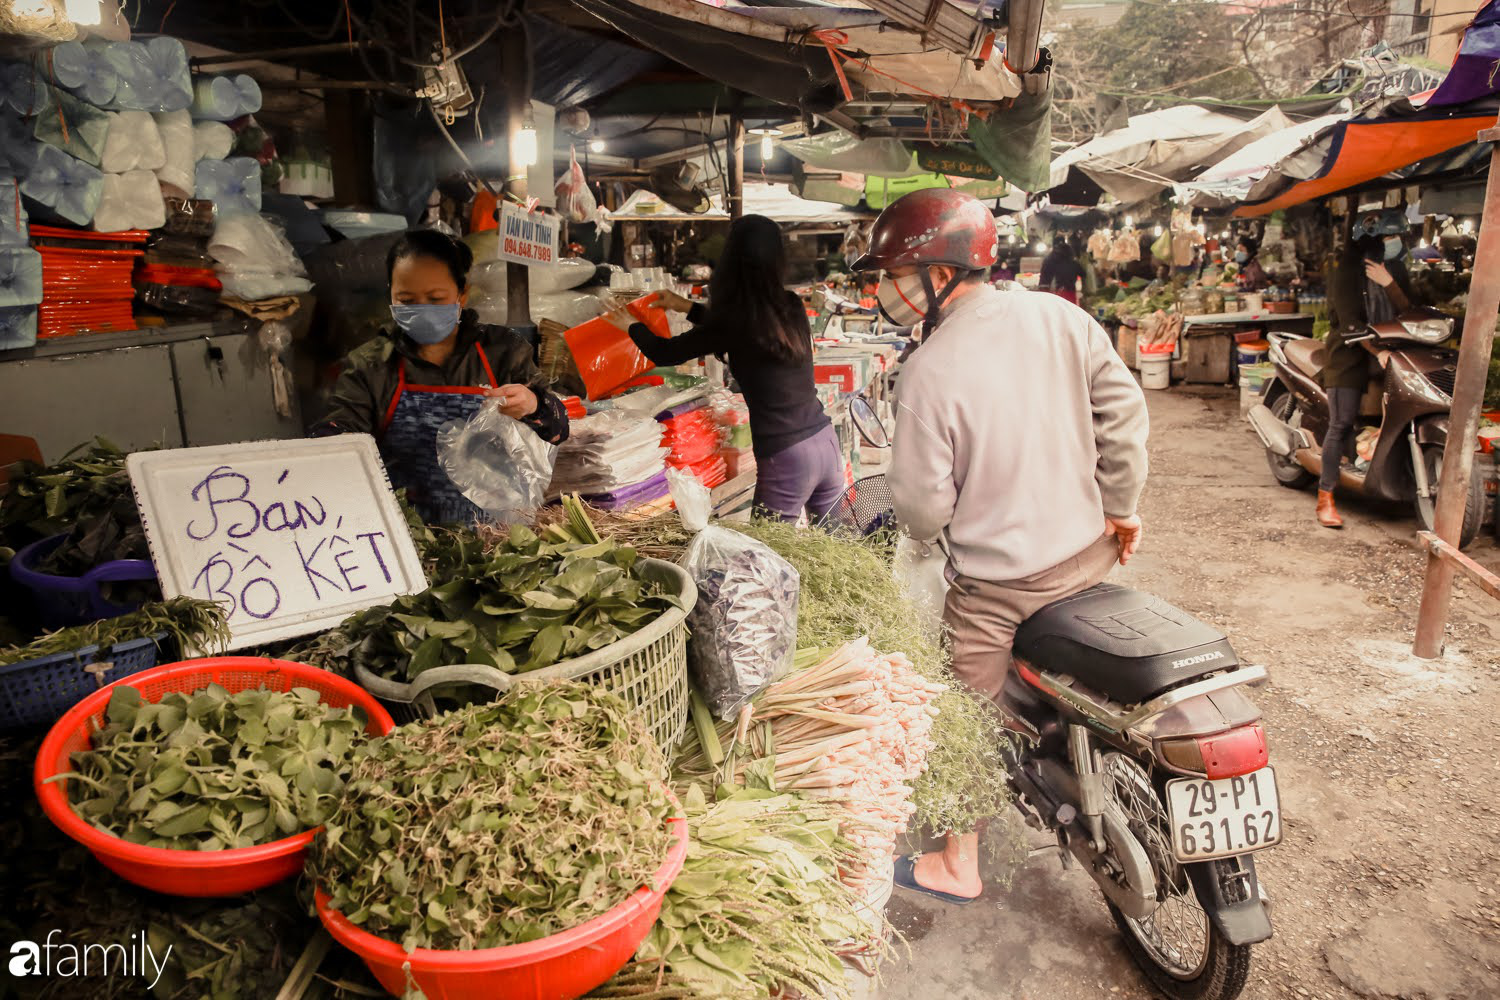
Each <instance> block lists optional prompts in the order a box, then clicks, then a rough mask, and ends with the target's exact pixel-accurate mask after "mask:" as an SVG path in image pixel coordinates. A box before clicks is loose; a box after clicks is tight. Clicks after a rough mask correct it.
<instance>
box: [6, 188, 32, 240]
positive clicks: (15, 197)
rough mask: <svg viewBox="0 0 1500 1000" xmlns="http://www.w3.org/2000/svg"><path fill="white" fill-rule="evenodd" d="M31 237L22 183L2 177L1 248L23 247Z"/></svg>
mask: <svg viewBox="0 0 1500 1000" xmlns="http://www.w3.org/2000/svg"><path fill="white" fill-rule="evenodd" d="M29 235H30V230H29V227H28V226H27V225H26V208H25V206H23V205H22V204H21V182H20V181H18V180H16V179H15V178H14V177H0V247H23V246H26V240H27V238H28V236H29Z"/></svg>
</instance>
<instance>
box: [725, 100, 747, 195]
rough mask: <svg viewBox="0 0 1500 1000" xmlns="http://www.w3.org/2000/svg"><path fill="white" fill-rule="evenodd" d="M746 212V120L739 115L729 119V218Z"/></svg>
mask: <svg viewBox="0 0 1500 1000" xmlns="http://www.w3.org/2000/svg"><path fill="white" fill-rule="evenodd" d="M744 214H745V122H744V119H742V118H740V116H739V115H735V116H734V117H733V118H731V119H729V218H730V220H731V221H732V220H734V219H738V218H740V217H741V216H743V215H744Z"/></svg>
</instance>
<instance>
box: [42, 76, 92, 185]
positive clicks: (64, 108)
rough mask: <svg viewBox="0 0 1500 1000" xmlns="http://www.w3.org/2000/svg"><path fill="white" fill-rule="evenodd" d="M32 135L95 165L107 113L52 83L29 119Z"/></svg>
mask: <svg viewBox="0 0 1500 1000" xmlns="http://www.w3.org/2000/svg"><path fill="white" fill-rule="evenodd" d="M32 135H34V136H36V137H37V138H38V139H40V140H42V141H43V142H45V143H49V144H50V145H53V146H56V147H57V148H58V149H61V150H62V151H63V152H65V153H67V154H68V155H69V156H72V157H74V158H75V159H79V160H82V161H83V162H84V163H87V164H89V165H90V166H94V167H97V166H98V165H99V161H100V159H101V158H102V157H103V156H104V142H105V140H106V139H107V138H108V137H109V113H108V112H105V111H100V110H99V109H98V108H96V107H94V106H93V105H92V104H86V103H84V102H83V101H80V100H79V99H78V98H76V97H74V96H73V95H72V94H70V93H68V92H67V91H66V90H58V89H56V88H55V87H54V88H52V89H50V90H49V91H48V94H47V104H46V106H45V107H43V108H42V110H41V111H40V112H38V113H37V116H36V118H35V119H34V120H33V122H32Z"/></svg>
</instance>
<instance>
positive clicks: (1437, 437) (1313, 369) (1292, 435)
mask: <svg viewBox="0 0 1500 1000" xmlns="http://www.w3.org/2000/svg"><path fill="white" fill-rule="evenodd" d="M1452 336H1453V321H1452V320H1451V319H1449V318H1448V317H1446V316H1443V315H1442V314H1441V313H1436V312H1422V313H1412V314H1408V315H1406V316H1403V317H1401V318H1399V319H1397V320H1395V321H1393V322H1390V323H1379V324H1375V325H1373V326H1371V327H1369V329H1368V330H1366V331H1365V333H1364V334H1362V335H1360V336H1358V337H1352V338H1349V340H1350V341H1351V342H1361V341H1368V342H1369V343H1370V345H1371V346H1373V347H1375V348H1376V349H1378V350H1381V351H1387V352H1389V355H1388V359H1387V361H1386V366H1385V373H1384V381H1383V383H1380V384H1379V385H1378V386H1375V387H1372V390H1371V393H1370V395H1373V394H1374V392H1375V391H1376V389H1378V390H1379V397H1380V398H1379V407H1378V410H1377V409H1376V407H1374V406H1373V405H1372V406H1369V407H1363V408H1362V409H1367V410H1370V411H1375V412H1374V413H1372V414H1371V415H1372V416H1373V415H1375V414H1376V413H1378V416H1379V419H1380V436H1379V437H1378V438H1377V439H1376V442H1375V449H1374V454H1373V456H1372V457H1371V459H1370V462H1369V464H1368V466H1367V467H1363V468H1360V467H1350V466H1348V465H1345V466H1343V467H1342V468H1341V469H1340V472H1339V485H1340V486H1342V487H1343V488H1344V489H1345V490H1348V491H1351V492H1354V493H1357V494H1361V495H1363V496H1369V497H1376V498H1378V499H1382V500H1394V501H1399V502H1403V503H1410V504H1412V505H1413V507H1414V508H1415V510H1416V514H1417V521H1418V523H1419V524H1420V525H1421V527H1422V530H1424V531H1431V530H1432V529H1433V521H1434V514H1435V510H1436V507H1437V489H1438V480H1439V479H1440V478H1441V473H1442V468H1443V452H1444V449H1445V448H1446V447H1447V445H1448V412H1449V408H1450V407H1451V406H1452V403H1453V382H1454V378H1455V377H1456V375H1457V372H1458V352H1457V351H1454V350H1452V349H1450V348H1446V347H1440V346H1438V345H1440V344H1442V343H1443V342H1445V341H1447V340H1448V339H1449V338H1450V337H1452ZM1270 341H1271V361H1272V363H1274V364H1275V366H1276V377H1275V378H1273V379H1268V380H1267V382H1266V385H1265V389H1264V390H1263V393H1264V395H1263V396H1262V398H1261V403H1260V405H1258V406H1255V407H1254V408H1252V409H1251V411H1250V414H1249V418H1248V419H1249V420H1250V424H1251V426H1253V427H1254V428H1255V432H1256V434H1257V435H1259V437H1260V439H1261V442H1262V443H1263V444H1264V445H1265V446H1266V460H1267V461H1268V462H1269V463H1270V466H1271V474H1272V475H1274V476H1275V477H1276V481H1277V482H1279V483H1280V484H1281V485H1283V486H1285V487H1287V488H1288V489H1294V490H1300V489H1306V488H1307V487H1309V486H1311V485H1312V484H1313V483H1315V482H1316V481H1317V479H1318V476H1319V474H1320V473H1321V472H1322V469H1323V455H1322V448H1321V442H1322V440H1323V436H1324V435H1325V434H1326V433H1327V431H1328V393H1327V391H1326V390H1325V389H1324V388H1323V383H1322V378H1321V375H1322V371H1323V365H1324V363H1325V362H1326V360H1327V354H1326V351H1325V350H1324V347H1323V344H1322V343H1321V342H1319V341H1317V340H1313V339H1311V338H1308V337H1301V336H1298V335H1296V334H1290V333H1273V334H1271V336H1270ZM1367 398H1368V396H1367ZM1372 402H1373V401H1372ZM1467 492H1468V496H1467V500H1466V507H1465V509H1464V522H1463V529H1462V532H1461V535H1460V538H1459V545H1460V547H1463V546H1466V545H1468V544H1469V543H1470V542H1472V541H1473V540H1474V536H1475V535H1477V534H1478V533H1479V524H1480V520H1481V519H1482V517H1483V516H1484V481H1483V479H1482V478H1481V474H1480V471H1479V468H1478V467H1477V466H1476V467H1475V468H1474V470H1473V472H1472V473H1471V474H1470V477H1469V485H1468V490H1467Z"/></svg>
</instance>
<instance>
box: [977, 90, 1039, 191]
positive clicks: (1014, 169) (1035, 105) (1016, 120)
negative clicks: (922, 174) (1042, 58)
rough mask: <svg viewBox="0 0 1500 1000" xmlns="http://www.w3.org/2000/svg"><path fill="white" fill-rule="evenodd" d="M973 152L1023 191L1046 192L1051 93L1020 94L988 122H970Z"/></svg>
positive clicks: (978, 119) (978, 120)
mask: <svg viewBox="0 0 1500 1000" xmlns="http://www.w3.org/2000/svg"><path fill="white" fill-rule="evenodd" d="M969 138H970V139H972V140H973V141H974V148H975V149H978V150H979V153H980V155H981V156H983V157H984V158H985V159H986V160H988V161H989V162H990V164H991V165H992V166H993V167H994V168H995V169H996V170H997V171H998V172H999V173H1000V176H1001V177H1003V178H1005V179H1006V180H1008V181H1010V182H1011V183H1012V184H1014V185H1015V186H1016V187H1018V188H1021V189H1022V190H1024V191H1033V192H1035V191H1045V190H1047V187H1048V186H1049V184H1050V181H1051V166H1052V92H1051V90H1050V89H1049V90H1048V91H1047V92H1046V93H1043V94H1040V95H1037V96H1032V95H1031V94H1022V95H1021V96H1020V97H1017V98H1016V99H1015V102H1014V103H1013V104H1012V105H1011V106H1010V107H1009V108H1007V109H1005V110H1004V111H999V112H996V113H995V114H993V115H991V116H990V119H989V121H983V120H981V119H980V118H979V117H978V116H977V115H976V116H974V117H972V118H970V119H969Z"/></svg>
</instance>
